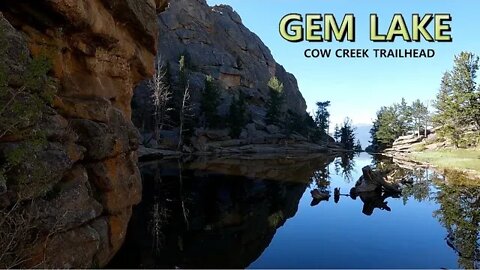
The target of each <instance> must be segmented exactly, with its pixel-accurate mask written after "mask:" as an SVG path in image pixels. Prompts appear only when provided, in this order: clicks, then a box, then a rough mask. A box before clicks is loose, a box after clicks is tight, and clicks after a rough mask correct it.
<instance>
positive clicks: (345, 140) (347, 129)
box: [340, 117, 355, 150]
mask: <svg viewBox="0 0 480 270" xmlns="http://www.w3.org/2000/svg"><path fill="white" fill-rule="evenodd" d="M340 144H341V145H342V146H343V148H344V149H346V150H354V148H355V128H354V127H353V125H352V121H351V120H350V119H349V118H348V117H347V118H345V120H344V121H343V124H342V127H341V128H340Z"/></svg>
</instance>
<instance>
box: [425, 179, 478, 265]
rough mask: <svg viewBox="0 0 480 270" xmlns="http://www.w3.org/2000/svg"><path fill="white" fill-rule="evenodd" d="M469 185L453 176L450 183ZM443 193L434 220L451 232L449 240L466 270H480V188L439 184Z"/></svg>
mask: <svg viewBox="0 0 480 270" xmlns="http://www.w3.org/2000/svg"><path fill="white" fill-rule="evenodd" d="M450 177H454V178H455V180H456V181H457V180H460V181H462V182H463V181H465V179H461V178H463V176H458V175H455V176H449V177H448V178H449V180H451V179H452V178H450ZM438 186H439V191H438V193H437V196H436V198H435V201H436V202H437V203H438V204H439V206H440V209H438V210H437V211H435V213H434V216H435V217H436V218H438V220H439V222H440V223H441V224H442V226H444V227H445V228H446V229H447V232H448V235H447V236H446V238H445V240H446V241H447V244H448V245H449V246H450V247H451V248H453V249H454V250H455V251H456V252H457V253H458V255H459V259H458V264H459V266H460V267H462V268H467V269H472V268H479V267H480V250H479V246H480V241H479V233H480V187H479V186H478V184H476V185H475V184H474V185H471V184H470V185H465V184H460V185H458V184H456V183H446V182H444V181H438Z"/></svg>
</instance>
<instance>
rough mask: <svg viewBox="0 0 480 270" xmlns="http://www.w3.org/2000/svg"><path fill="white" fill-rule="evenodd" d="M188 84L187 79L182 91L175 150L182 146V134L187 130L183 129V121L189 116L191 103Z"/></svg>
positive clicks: (180, 148)
mask: <svg viewBox="0 0 480 270" xmlns="http://www.w3.org/2000/svg"><path fill="white" fill-rule="evenodd" d="M190 97H191V96H190V84H189V82H188V81H187V83H186V86H185V89H184V91H183V97H182V104H181V107H180V117H179V119H180V125H179V128H178V147H177V150H179V151H181V150H182V146H183V134H184V133H185V132H186V131H188V130H186V129H185V122H186V121H187V120H188V118H189V117H191V114H190V113H191V110H192V105H191V104H190Z"/></svg>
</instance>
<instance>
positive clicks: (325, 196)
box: [310, 189, 330, 206]
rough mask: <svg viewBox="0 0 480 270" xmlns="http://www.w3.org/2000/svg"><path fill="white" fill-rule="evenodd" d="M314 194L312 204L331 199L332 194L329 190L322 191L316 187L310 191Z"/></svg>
mask: <svg viewBox="0 0 480 270" xmlns="http://www.w3.org/2000/svg"><path fill="white" fill-rule="evenodd" d="M310 194H311V195H312V198H313V199H312V202H311V203H310V205H311V206H315V205H318V204H319V203H320V202H322V201H328V200H329V199H330V194H329V193H327V192H322V191H320V190H318V189H314V190H312V191H310Z"/></svg>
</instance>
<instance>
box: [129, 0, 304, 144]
mask: <svg viewBox="0 0 480 270" xmlns="http://www.w3.org/2000/svg"><path fill="white" fill-rule="evenodd" d="M159 20H160V23H159V25H160V34H161V38H160V39H159V42H158V51H159V55H160V56H161V58H162V60H163V61H164V62H165V63H167V64H168V66H169V74H170V77H169V78H168V79H169V81H170V85H171V88H172V89H173V91H177V92H178V91H181V90H183V89H180V88H179V87H178V85H179V84H180V80H181V79H180V75H179V59H180V57H181V56H182V55H183V56H185V61H186V67H187V79H188V81H189V86H190V90H191V92H192V101H193V104H194V105H195V114H196V116H201V114H200V113H199V104H200V98H201V92H202V91H203V89H204V88H205V78H206V76H211V77H213V79H214V82H215V84H216V86H217V87H218V88H219V90H220V92H221V102H220V106H219V107H218V114H219V115H220V116H226V115H227V114H228V111H229V106H230V104H231V100H232V97H233V96H235V95H238V94H239V93H240V92H242V93H243V94H245V97H246V103H247V114H248V115H249V116H250V117H251V123H252V124H253V123H262V122H263V121H264V118H265V115H266V102H267V101H268V100H269V88H268V81H269V80H270V79H271V78H272V77H273V76H276V77H277V78H278V79H279V80H280V81H281V82H282V83H283V84H284V95H285V99H284V100H285V105H284V106H285V108H284V109H285V111H287V110H288V111H291V112H293V113H295V114H297V115H298V116H300V117H302V119H303V117H304V115H305V113H306V103H305V100H304V98H303V97H302V94H301V93H300V91H299V89H298V85H297V81H296V79H295V77H294V76H293V75H292V74H290V73H288V72H287V71H286V70H285V69H284V68H283V67H282V66H281V65H280V64H278V63H277V62H276V61H275V59H274V58H273V56H272V54H271V52H270V50H269V49H268V48H267V46H266V45H265V44H264V43H263V42H262V41H261V40H260V38H259V37H258V36H257V35H255V34H254V33H252V32H251V31H250V30H249V29H247V28H246V27H245V26H244V25H243V24H242V20H241V18H240V16H239V15H238V14H237V13H236V12H235V11H234V10H233V9H232V8H231V7H229V6H225V5H220V6H214V7H210V6H209V5H208V4H207V3H206V1H205V0H178V1H173V2H172V3H170V5H169V8H168V9H167V10H166V11H165V12H163V13H161V14H160V15H159ZM133 102H134V104H135V107H137V108H138V110H137V111H134V115H133V116H134V117H133V121H134V123H135V125H136V126H137V127H139V128H140V130H141V132H142V133H147V132H151V131H152V130H153V124H152V122H151V121H150V122H149V121H148V120H146V118H148V116H150V117H151V115H153V111H154V110H153V107H152V102H151V93H150V92H149V90H148V88H147V87H146V86H145V85H142V86H141V87H139V89H137V91H136V93H135V96H134V100H133ZM255 125H256V124H255ZM267 128H268V131H266V130H265V133H263V131H264V129H267ZM247 131H248V130H247V129H245V132H247ZM251 132H255V133H256V134H246V136H249V137H251V138H255V137H257V138H263V137H264V136H262V135H266V134H268V133H278V130H277V127H274V126H270V127H267V126H266V125H265V124H263V127H261V128H259V127H258V125H257V127H256V130H255V129H252V130H251Z"/></svg>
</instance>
